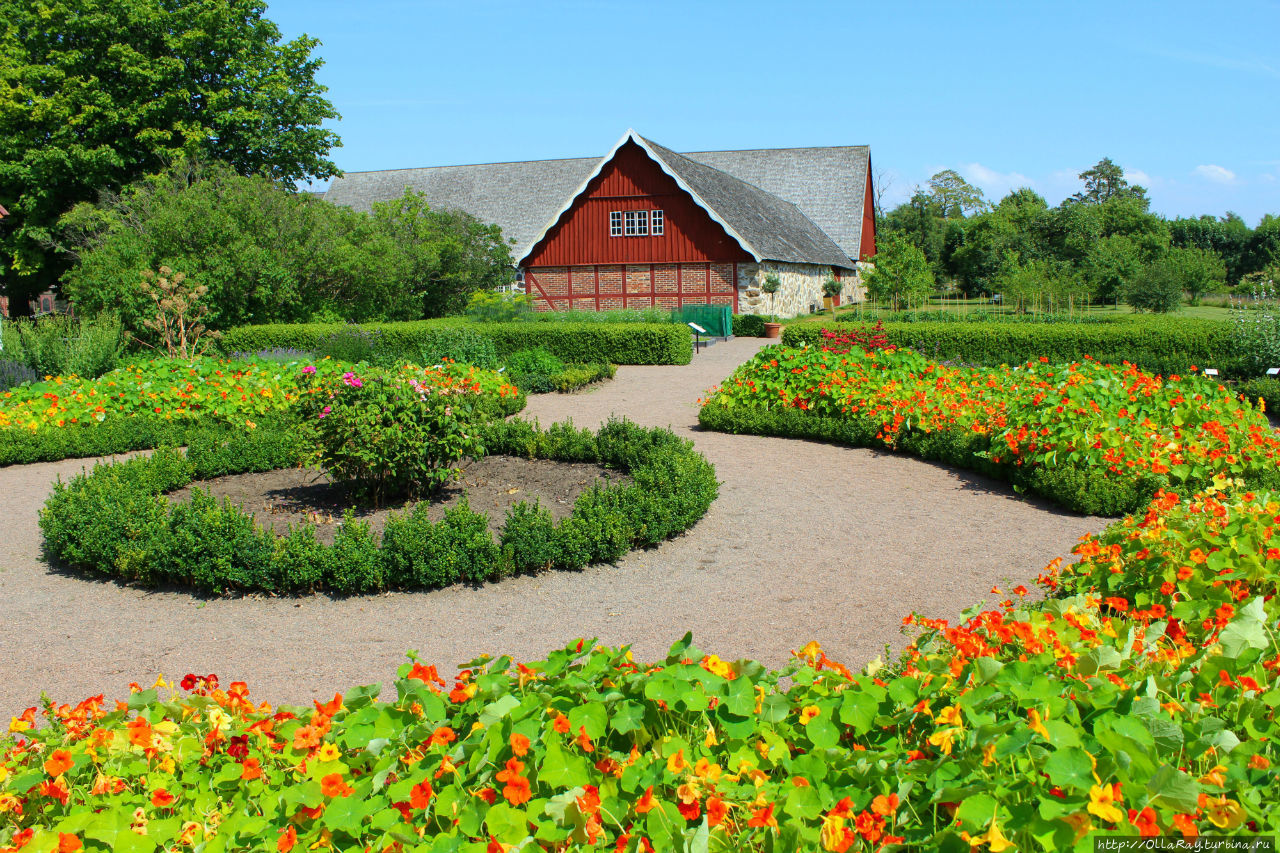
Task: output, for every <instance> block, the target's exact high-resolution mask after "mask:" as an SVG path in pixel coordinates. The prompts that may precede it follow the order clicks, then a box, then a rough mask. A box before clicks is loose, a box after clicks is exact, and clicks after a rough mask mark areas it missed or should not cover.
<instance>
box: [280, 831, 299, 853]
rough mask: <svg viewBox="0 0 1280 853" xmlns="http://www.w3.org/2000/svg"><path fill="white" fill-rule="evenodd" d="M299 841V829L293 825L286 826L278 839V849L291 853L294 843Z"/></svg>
mask: <svg viewBox="0 0 1280 853" xmlns="http://www.w3.org/2000/svg"><path fill="white" fill-rule="evenodd" d="M297 843H298V830H296V829H294V828H293V827H292V826H286V827H285V828H284V831H283V832H282V833H280V838H279V839H278V840H277V841H276V850H278V851H279V853H289V851H290V850H292V849H293V845H295V844H297Z"/></svg>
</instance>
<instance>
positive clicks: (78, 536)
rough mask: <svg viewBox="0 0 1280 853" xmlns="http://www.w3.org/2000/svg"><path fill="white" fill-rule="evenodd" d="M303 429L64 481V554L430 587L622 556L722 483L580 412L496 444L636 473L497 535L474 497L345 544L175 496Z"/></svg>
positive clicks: (198, 577) (156, 574)
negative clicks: (174, 500)
mask: <svg viewBox="0 0 1280 853" xmlns="http://www.w3.org/2000/svg"><path fill="white" fill-rule="evenodd" d="M291 430H292V432H293V433H296V429H293V428H291V427H290V426H289V425H285V424H273V425H272V426H270V427H259V429H258V431H257V434H255V435H253V436H228V435H225V434H224V435H220V436H208V437H200V438H199V439H198V440H196V441H193V443H192V444H191V446H190V447H188V448H187V453H186V455H183V454H182V453H180V452H178V451H174V450H160V451H157V452H156V453H155V454H153V455H152V456H150V457H147V458H141V457H140V458H137V459H132V460H129V461H127V462H119V463H112V464H106V465H99V466H97V467H95V468H94V470H93V471H92V472H91V473H89V474H81V475H78V476H76V477H74V478H73V479H72V480H71V481H70V482H69V483H65V484H64V483H61V482H59V483H58V484H56V485H55V487H54V493H53V495H52V496H51V497H50V498H49V500H48V502H47V503H46V505H45V508H44V509H43V510H42V511H41V515H40V527H41V530H42V531H44V534H45V543H46V546H47V548H48V550H49V553H50V555H51V557H52V558H53V559H55V560H57V561H59V562H60V563H62V564H64V565H67V566H69V567H72V568H76V569H80V570H84V571H89V572H95V573H102V574H105V575H108V576H112V577H117V578H120V579H122V580H128V581H135V582H137V583H140V584H142V585H146V586H156V585H161V584H166V583H176V584H180V585H183V586H188V587H192V588H194V589H196V590H198V591H201V592H209V593H223V592H227V591H232V590H264V591H268V592H273V593H297V592H314V591H318V590H329V591H331V592H335V593H342V594H355V593H365V592H370V591H373V590H376V589H382V588H386V587H396V588H419V589H421V588H427V589H430V588H436V587H440V586H446V585H449V584H453V583H458V582H466V583H482V582H484V581H487V580H496V579H498V578H501V577H503V576H504V575H507V574H511V573H524V572H535V571H542V570H544V569H546V568H547V567H548V566H551V567H556V568H581V567H582V566H584V565H587V564H588V563H591V562H599V561H608V560H614V559H617V558H618V557H619V556H621V555H622V554H624V553H625V552H626V551H627V549H628V548H632V547H643V546H647V545H651V544H654V543H656V542H658V541H661V540H662V539H663V538H665V537H667V536H672V535H675V534H676V533H679V532H680V531H682V530H684V529H687V528H688V527H689V526H691V525H692V524H694V523H695V522H696V521H697V520H698V519H699V518H701V517H702V516H703V515H705V514H706V511H707V509H708V507H710V505H711V502H712V501H713V500H715V498H716V495H717V492H718V484H717V483H716V480H715V470H714V469H713V468H712V467H711V465H710V463H708V462H707V461H706V459H705V458H703V457H702V456H701V455H700V454H698V453H697V452H696V451H694V450H693V447H692V444H691V443H690V442H688V441H685V440H683V439H680V438H677V437H676V436H674V435H673V434H671V433H670V431H668V430H655V429H646V428H642V427H638V426H636V425H635V424H631V423H629V422H626V421H614V422H610V423H609V424H607V425H606V426H605V427H604V428H602V429H601V430H600V432H599V433H598V434H597V433H592V432H590V431H589V430H578V429H575V428H574V427H573V426H572V424H553V425H552V426H551V427H550V428H548V429H547V430H545V431H543V430H539V429H538V428H537V426H536V425H535V424H531V423H527V422H523V421H512V422H507V421H495V422H491V423H487V424H484V425H483V426H482V430H483V434H484V439H483V440H484V444H485V445H486V446H487V447H488V448H489V450H490V452H494V453H508V454H518V455H527V456H531V457H536V458H547V459H556V460H560V461H566V462H568V461H572V462H583V461H597V460H601V459H608V460H612V462H611V464H613V465H614V466H615V467H617V468H619V469H620V470H622V471H624V472H628V473H630V474H631V476H632V479H633V482H632V483H631V484H626V483H622V482H618V483H612V484H609V485H607V486H599V485H598V486H596V487H595V488H593V489H590V490H588V491H587V492H584V493H583V494H582V495H581V496H580V499H579V500H578V502H577V503H575V505H574V508H573V512H572V513H571V514H570V515H569V517H568V518H566V519H564V520H563V521H561V522H560V523H559V524H554V523H552V521H551V517H550V515H549V514H548V513H547V512H546V510H544V509H542V508H540V507H536V506H535V507H532V508H530V507H528V506H527V505H517V506H515V507H513V508H512V509H511V510H510V511H509V512H508V516H507V519H506V522H505V524H504V525H503V527H502V536H501V537H500V539H499V540H498V541H496V542H495V541H494V538H493V536H492V535H491V534H490V532H489V529H488V519H487V518H486V516H485V515H484V514H482V513H478V512H475V511H473V510H472V509H471V508H470V507H469V506H467V505H466V503H465V501H464V502H462V503H461V504H459V505H458V506H456V507H453V508H451V509H450V510H448V511H446V513H445V517H444V519H443V520H442V521H440V522H439V523H436V524H433V523H432V522H431V521H430V519H429V518H428V514H427V513H428V507H427V505H426V504H418V505H417V506H415V507H413V509H412V510H410V511H409V512H408V513H405V514H393V515H392V516H391V518H389V519H388V521H387V526H386V529H385V531H384V533H383V536H382V541H381V544H380V545H379V543H378V542H377V541H376V539H375V537H374V536H373V535H372V534H371V533H370V531H369V529H368V526H367V525H366V524H364V523H363V522H359V521H357V520H355V519H354V518H353V517H351V516H350V515H347V516H346V517H344V520H343V524H342V526H341V527H340V528H339V531H338V534H337V537H336V538H335V543H334V545H333V546H325V545H323V544H321V543H319V542H318V541H317V540H316V538H315V535H314V531H313V530H312V528H311V527H309V526H308V527H300V528H297V529H294V530H291V531H290V532H289V533H288V535H286V536H283V537H280V538H275V539H273V537H272V535H271V534H270V533H269V532H264V531H260V530H257V529H256V528H255V527H254V524H253V521H252V519H251V518H250V517H249V516H248V515H246V514H244V513H243V512H241V511H240V510H238V509H236V508H235V507H231V506H228V505H226V504H225V503H224V504H222V505H218V504H217V503H216V502H215V501H213V499H212V498H210V497H208V495H207V494H205V493H203V492H199V491H198V490H197V491H196V492H195V493H194V496H193V498H192V501H191V502H190V503H189V504H185V505H181V506H174V507H170V506H169V503H168V501H167V499H166V498H165V497H164V496H163V495H164V493H165V492H168V491H172V490H173V489H176V488H179V487H181V486H184V485H187V484H188V483H190V482H191V480H192V478H193V477H195V476H197V473H198V474H199V476H203V477H216V476H224V475H227V474H234V473H240V472H242V471H246V470H251V469H253V468H254V466H260V465H263V464H266V463H267V462H268V461H269V460H271V459H274V460H275V461H278V462H282V463H287V464H296V461H297V459H296V458H295V459H290V458H289V453H290V452H291V450H290V449H291V448H296V447H297V443H298V439H297V437H296V435H286V434H283V433H287V432H290V431H291ZM237 450H238V451H239V452H237ZM632 466H634V467H632ZM201 531H203V533H202V532H201ZM202 537H206V538H211V539H217V540H218V541H208V542H205V541H200V540H201V538H202Z"/></svg>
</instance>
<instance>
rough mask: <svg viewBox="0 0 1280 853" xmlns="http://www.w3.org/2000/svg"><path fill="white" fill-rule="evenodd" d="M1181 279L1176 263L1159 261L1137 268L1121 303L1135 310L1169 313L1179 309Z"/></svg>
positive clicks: (1168, 259) (1163, 259) (1181, 287)
mask: <svg viewBox="0 0 1280 853" xmlns="http://www.w3.org/2000/svg"><path fill="white" fill-rule="evenodd" d="M1182 293H1183V279H1182V274H1181V271H1180V270H1179V268H1178V265H1177V263H1176V262H1175V261H1174V260H1173V259H1171V258H1167V257H1166V258H1160V259H1158V260H1155V261H1152V262H1151V263H1150V264H1147V265H1146V266H1145V267H1143V268H1142V269H1140V270H1139V271H1138V273H1137V275H1135V276H1134V277H1133V278H1132V279H1131V280H1130V281H1129V283H1128V285H1126V286H1125V289H1124V301H1125V302H1127V303H1128V304H1130V305H1132V306H1133V307H1134V309H1135V310H1137V311H1150V312H1152V313H1153V314H1168V313H1170V312H1173V311H1177V310H1178V309H1179V308H1181V307H1182Z"/></svg>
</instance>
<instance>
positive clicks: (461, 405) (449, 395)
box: [301, 371, 484, 506]
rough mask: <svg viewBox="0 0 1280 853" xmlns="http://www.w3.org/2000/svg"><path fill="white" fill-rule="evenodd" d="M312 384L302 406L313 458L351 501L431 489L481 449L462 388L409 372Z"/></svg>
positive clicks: (375, 500)
mask: <svg viewBox="0 0 1280 853" xmlns="http://www.w3.org/2000/svg"><path fill="white" fill-rule="evenodd" d="M317 390H318V391H319V393H316V394H310V395H307V396H305V397H304V398H303V405H302V407H301V413H302V416H303V419H304V421H305V422H307V423H309V424H310V432H311V435H313V436H314V439H315V447H316V455H315V458H316V461H317V462H318V464H319V465H320V467H322V468H323V469H324V470H325V473H327V474H328V475H329V477H330V478H331V479H332V480H333V481H334V482H335V483H345V484H347V485H349V486H350V487H351V490H352V493H353V494H354V495H355V496H356V498H357V499H358V500H363V501H371V502H372V503H373V504H374V505H375V506H376V505H378V504H380V503H381V502H382V501H383V500H385V499H387V498H391V497H399V496H409V497H422V496H425V495H431V494H433V493H435V492H436V491H437V490H438V489H439V488H440V487H441V486H443V485H444V484H445V483H447V482H449V480H451V479H453V477H454V476H456V475H457V473H458V469H457V468H455V467H454V466H455V465H456V464H457V462H458V461H459V460H461V459H462V458H463V457H467V456H478V455H480V454H482V453H483V452H484V448H483V446H482V445H481V444H480V442H479V440H478V438H477V435H476V432H475V421H476V419H477V417H476V414H475V411H474V405H473V403H472V401H471V400H470V399H468V397H469V395H467V394H466V392H465V391H463V389H460V388H459V389H444V388H432V387H431V386H430V385H428V384H425V383H423V382H420V381H419V380H418V379H417V378H415V377H414V376H412V375H409V374H384V373H369V372H364V373H363V375H362V376H361V375H357V374H356V373H355V372H353V371H348V372H346V373H344V374H343V375H342V377H341V378H340V379H337V380H328V381H323V382H321V383H318V384H317Z"/></svg>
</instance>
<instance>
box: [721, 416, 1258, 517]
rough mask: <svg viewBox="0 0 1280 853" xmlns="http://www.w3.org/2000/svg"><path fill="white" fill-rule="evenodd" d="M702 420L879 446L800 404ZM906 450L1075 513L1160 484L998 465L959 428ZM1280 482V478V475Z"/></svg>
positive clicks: (1113, 509)
mask: <svg viewBox="0 0 1280 853" xmlns="http://www.w3.org/2000/svg"><path fill="white" fill-rule="evenodd" d="M698 423H699V424H700V425H701V426H702V427H703V428H705V429H710V430H715V431H716V432H727V433H732V434H735V435H769V436H777V437H780V438H808V439H815V440H818V441H829V442H832V443H834V444H844V445H848V446H850V447H874V448H880V447H882V446H883V445H882V444H880V443H879V442H877V441H876V440H875V439H876V432H877V429H878V426H877V425H875V424H873V423H871V422H870V421H867V420H860V419H853V418H848V419H845V418H826V417H817V416H814V415H811V414H809V413H807V412H803V411H800V410H798V409H770V410H760V409H743V408H727V407H724V406H703V407H702V410H701V411H699V412H698ZM898 449H899V451H900V452H902V453H906V454H910V455H912V456H917V457H919V458H921V459H927V460H930V461H933V462H945V463H947V464H949V465H956V466H958V467H960V468H965V469H968V470H970V471H974V472H977V473H979V474H983V475H986V476H988V477H991V478H993V479H997V480H1005V481H1007V482H1011V483H1013V486H1014V490H1015V491H1019V492H1027V491H1029V492H1034V493H1036V494H1039V495H1043V496H1045V497H1047V498H1049V499H1051V500H1053V501H1055V502H1056V503H1058V504H1060V505H1061V506H1063V507H1065V508H1066V509H1069V510H1071V511H1073V512H1078V513H1082V514H1084V515H1101V516H1117V515H1123V514H1125V513H1129V512H1135V511H1137V510H1139V509H1141V508H1142V507H1144V506H1146V505H1147V503H1148V502H1149V501H1150V500H1151V495H1152V493H1154V492H1155V490H1156V489H1157V488H1158V487H1159V485H1160V483H1159V481H1158V478H1154V477H1153V478H1151V479H1150V480H1109V479H1106V478H1103V477H1098V476H1096V475H1094V474H1093V473H1092V472H1090V471H1089V469H1088V468H1087V467H1084V466H1081V465H1060V466H1057V467H1054V468H1045V467H1039V466H1037V467H1016V466H1013V465H1007V464H996V463H994V462H992V461H991V460H990V459H989V458H988V457H987V455H986V450H987V449H988V445H987V444H986V443H984V442H983V441H982V440H981V438H980V437H979V436H973V435H964V434H961V433H956V432H947V431H936V432H922V431H916V432H911V433H908V434H906V435H904V436H903V437H902V438H901V440H900V444H899V448H898ZM1278 484H1280V478H1278Z"/></svg>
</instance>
